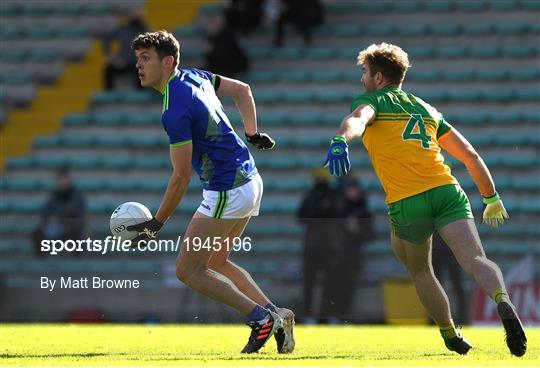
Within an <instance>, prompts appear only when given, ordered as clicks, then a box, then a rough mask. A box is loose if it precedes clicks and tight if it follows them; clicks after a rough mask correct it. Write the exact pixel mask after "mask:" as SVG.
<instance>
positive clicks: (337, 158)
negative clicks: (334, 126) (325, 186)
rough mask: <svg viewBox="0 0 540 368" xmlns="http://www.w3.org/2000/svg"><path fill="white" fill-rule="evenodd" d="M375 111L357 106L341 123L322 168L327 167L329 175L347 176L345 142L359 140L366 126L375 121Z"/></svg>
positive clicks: (348, 165)
mask: <svg viewBox="0 0 540 368" xmlns="http://www.w3.org/2000/svg"><path fill="white" fill-rule="evenodd" d="M375 116H376V114H375V110H373V108H372V107H371V106H369V105H360V106H358V107H357V108H356V109H355V110H354V111H353V112H352V113H351V114H349V115H347V116H346V117H345V119H343V121H342V122H341V126H340V127H339V129H338V131H337V132H336V135H335V136H334V138H332V141H331V142H330V149H329V150H328V153H327V155H326V161H325V163H324V164H323V166H325V167H328V170H329V171H330V174H331V175H334V176H341V175H347V174H348V172H349V170H350V168H351V162H350V160H349V146H348V145H347V142H350V141H352V140H353V139H356V138H360V137H361V136H362V134H364V131H365V130H366V126H367V125H369V124H370V123H371V122H373V120H375Z"/></svg>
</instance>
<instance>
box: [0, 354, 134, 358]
mask: <svg viewBox="0 0 540 368" xmlns="http://www.w3.org/2000/svg"><path fill="white" fill-rule="evenodd" d="M110 355H126V354H122V353H110V354H108V353H58V354H54V353H52V354H0V358H1V359H14V358H69V357H73V358H92V357H99V356H110Z"/></svg>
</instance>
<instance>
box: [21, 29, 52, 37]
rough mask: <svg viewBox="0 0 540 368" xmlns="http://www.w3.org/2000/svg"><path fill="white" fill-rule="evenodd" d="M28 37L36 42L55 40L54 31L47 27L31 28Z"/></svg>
mask: <svg viewBox="0 0 540 368" xmlns="http://www.w3.org/2000/svg"><path fill="white" fill-rule="evenodd" d="M26 37H28V38H30V39H36V40H42V39H48V38H53V30H52V29H51V28H46V27H37V28H29V29H27V30H26Z"/></svg>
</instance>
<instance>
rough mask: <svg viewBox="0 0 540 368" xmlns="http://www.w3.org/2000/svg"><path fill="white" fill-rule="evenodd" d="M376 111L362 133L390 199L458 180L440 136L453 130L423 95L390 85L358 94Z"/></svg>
mask: <svg viewBox="0 0 540 368" xmlns="http://www.w3.org/2000/svg"><path fill="white" fill-rule="evenodd" d="M360 105H369V106H371V107H372V108H373V110H375V114H376V115H375V120H374V121H373V122H372V123H370V124H369V125H368V126H367V127H366V130H365V132H364V135H363V136H362V140H363V143H364V146H365V147H366V149H367V151H368V153H369V156H370V158H371V163H372V164H373V168H374V169H375V172H376V174H377V176H378V178H379V180H380V181H381V184H382V186H383V188H384V191H385V192H386V203H393V202H396V201H399V200H400V199H403V198H407V197H410V196H413V195H415V194H418V193H422V192H425V191H427V190H429V189H432V188H435V187H439V186H442V185H447V184H458V182H457V180H456V179H455V178H454V177H453V176H452V175H451V173H450V168H449V167H448V166H447V165H445V164H444V157H443V156H442V154H441V148H440V147H439V143H438V139H439V138H440V137H441V136H442V135H444V134H446V133H448V132H449V131H450V129H451V126H450V124H448V123H447V122H446V121H445V120H444V118H443V117H442V115H441V114H440V113H439V112H438V111H437V110H436V109H435V108H433V107H432V106H430V105H429V104H427V103H426V102H424V101H422V100H421V99H420V98H418V97H416V96H413V95H412V94H410V93H406V92H403V91H402V90H400V89H398V88H395V87H389V88H384V89H381V90H378V91H375V92H371V93H365V94H362V95H360V96H358V97H356V98H355V99H354V101H353V102H352V104H351V112H352V111H354V110H355V109H356V108H357V107H358V106H360Z"/></svg>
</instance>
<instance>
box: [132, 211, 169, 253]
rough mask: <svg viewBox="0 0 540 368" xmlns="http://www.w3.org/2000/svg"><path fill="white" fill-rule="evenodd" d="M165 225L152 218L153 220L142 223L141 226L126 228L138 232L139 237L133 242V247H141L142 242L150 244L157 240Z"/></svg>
mask: <svg viewBox="0 0 540 368" xmlns="http://www.w3.org/2000/svg"><path fill="white" fill-rule="evenodd" d="M162 226H163V224H162V223H161V222H159V221H158V220H156V218H155V217H152V219H151V220H148V221H145V222H141V223H140V224H136V225H131V226H128V227H127V228H126V230H127V231H137V232H138V233H139V235H137V237H136V238H135V239H133V240H132V241H131V244H132V247H135V246H139V242H140V241H141V240H144V241H145V244H146V242H148V240H151V239H155V238H156V235H157V233H158V231H159V230H161V227H162Z"/></svg>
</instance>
